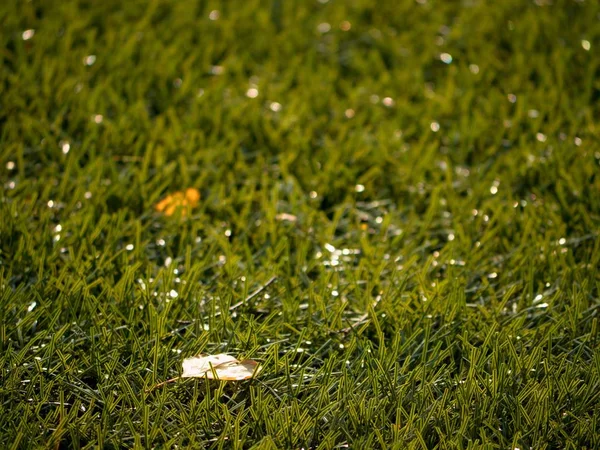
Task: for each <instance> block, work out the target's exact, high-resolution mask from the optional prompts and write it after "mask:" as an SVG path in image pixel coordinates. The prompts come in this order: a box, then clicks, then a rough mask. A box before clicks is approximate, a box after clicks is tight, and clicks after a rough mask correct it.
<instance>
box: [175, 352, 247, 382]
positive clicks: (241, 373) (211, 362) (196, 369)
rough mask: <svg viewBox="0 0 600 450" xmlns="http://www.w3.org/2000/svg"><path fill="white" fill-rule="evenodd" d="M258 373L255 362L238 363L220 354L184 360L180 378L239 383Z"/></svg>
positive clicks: (231, 357)
mask: <svg viewBox="0 0 600 450" xmlns="http://www.w3.org/2000/svg"><path fill="white" fill-rule="evenodd" d="M258 371H259V370H258V363H257V362H256V361H252V360H251V359H246V360H244V361H238V360H237V359H235V358H234V357H233V356H231V355H226V354H224V353H221V354H218V355H200V356H195V357H193V358H186V359H184V360H183V373H182V374H181V378H190V377H199V378H204V377H206V378H208V379H209V380H224V381H239V380H247V379H249V378H252V376H253V375H255V374H257V373H258Z"/></svg>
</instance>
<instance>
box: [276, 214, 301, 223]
mask: <svg viewBox="0 0 600 450" xmlns="http://www.w3.org/2000/svg"><path fill="white" fill-rule="evenodd" d="M275 219H277V220H281V221H285V222H296V221H297V220H298V217H296V216H295V215H293V214H288V213H281V214H277V215H276V216H275Z"/></svg>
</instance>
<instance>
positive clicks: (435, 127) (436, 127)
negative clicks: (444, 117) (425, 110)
mask: <svg viewBox="0 0 600 450" xmlns="http://www.w3.org/2000/svg"><path fill="white" fill-rule="evenodd" d="M429 128H431V131H433V132H434V133H437V132H438V131H440V124H439V123H437V122H431V124H429Z"/></svg>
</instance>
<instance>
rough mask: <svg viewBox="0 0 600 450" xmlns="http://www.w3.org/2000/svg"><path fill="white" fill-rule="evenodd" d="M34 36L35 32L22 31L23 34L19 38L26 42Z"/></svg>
mask: <svg viewBox="0 0 600 450" xmlns="http://www.w3.org/2000/svg"><path fill="white" fill-rule="evenodd" d="M34 35H35V30H31V29H30V30H25V31H23V34H22V35H21V37H22V38H23V40H24V41H28V40H29V39H31V38H32V37H33V36H34Z"/></svg>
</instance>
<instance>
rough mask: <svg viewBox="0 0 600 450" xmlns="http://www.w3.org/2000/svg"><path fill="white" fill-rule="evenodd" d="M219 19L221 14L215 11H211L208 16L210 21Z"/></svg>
mask: <svg viewBox="0 0 600 450" xmlns="http://www.w3.org/2000/svg"><path fill="white" fill-rule="evenodd" d="M219 17H221V13H220V12H219V11H218V10H216V9H213V10H212V11H211V12H210V14H209V15H208V18H209V19H210V20H219Z"/></svg>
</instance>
